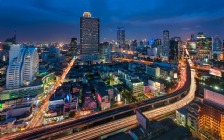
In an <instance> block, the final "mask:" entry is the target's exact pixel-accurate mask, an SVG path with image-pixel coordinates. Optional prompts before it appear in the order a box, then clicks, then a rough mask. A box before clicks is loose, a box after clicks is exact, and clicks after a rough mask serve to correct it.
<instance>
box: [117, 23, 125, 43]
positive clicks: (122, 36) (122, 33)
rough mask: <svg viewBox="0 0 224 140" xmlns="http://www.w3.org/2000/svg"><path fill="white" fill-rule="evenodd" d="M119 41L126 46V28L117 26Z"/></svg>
mask: <svg viewBox="0 0 224 140" xmlns="http://www.w3.org/2000/svg"><path fill="white" fill-rule="evenodd" d="M117 42H118V44H119V45H120V46H124V44H125V28H124V27H118V28H117Z"/></svg>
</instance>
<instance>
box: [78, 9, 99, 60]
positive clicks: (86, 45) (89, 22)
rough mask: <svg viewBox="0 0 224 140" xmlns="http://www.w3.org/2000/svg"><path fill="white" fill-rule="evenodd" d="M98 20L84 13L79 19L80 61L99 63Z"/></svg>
mask: <svg viewBox="0 0 224 140" xmlns="http://www.w3.org/2000/svg"><path fill="white" fill-rule="evenodd" d="M99 43H100V19H99V18H93V17H92V15H91V13H90V12H84V14H83V17H81V18H80V46H81V50H80V59H81V60H82V61H83V62H89V63H92V62H96V61H99Z"/></svg>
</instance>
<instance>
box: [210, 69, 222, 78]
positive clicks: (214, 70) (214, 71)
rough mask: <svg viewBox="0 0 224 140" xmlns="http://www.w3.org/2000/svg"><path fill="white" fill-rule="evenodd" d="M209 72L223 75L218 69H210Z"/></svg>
mask: <svg viewBox="0 0 224 140" xmlns="http://www.w3.org/2000/svg"><path fill="white" fill-rule="evenodd" d="M209 74H211V75H215V76H219V77H222V72H221V71H220V70H216V69H210V71H209Z"/></svg>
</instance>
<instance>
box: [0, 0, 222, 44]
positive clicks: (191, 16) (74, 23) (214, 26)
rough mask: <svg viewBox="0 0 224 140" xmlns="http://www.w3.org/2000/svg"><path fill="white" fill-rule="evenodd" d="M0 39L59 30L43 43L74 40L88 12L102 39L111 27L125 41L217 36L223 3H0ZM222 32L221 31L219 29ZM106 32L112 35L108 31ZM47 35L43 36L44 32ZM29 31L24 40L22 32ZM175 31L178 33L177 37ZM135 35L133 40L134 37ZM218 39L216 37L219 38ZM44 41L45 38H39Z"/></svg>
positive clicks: (113, 35)
mask: <svg viewBox="0 0 224 140" xmlns="http://www.w3.org/2000/svg"><path fill="white" fill-rule="evenodd" d="M0 2H1V4H0V18H1V22H0V40H4V39H5V38H7V37H5V36H3V34H5V33H6V32H11V31H12V30H14V29H15V28H16V29H18V30H20V31H22V32H25V33H26V34H25V33H24V34H23V36H21V40H27V38H28V36H29V39H30V40H35V39H36V38H39V40H41V36H43V35H42V34H43V31H44V33H45V34H52V33H55V31H57V30H60V35H57V37H55V35H49V36H50V37H49V40H54V37H55V40H58V38H60V37H61V38H67V40H69V38H70V37H71V35H72V34H73V35H76V36H79V35H78V33H79V18H80V16H81V15H82V13H83V12H84V11H90V12H91V13H92V15H93V16H94V17H99V18H100V20H101V34H102V38H107V39H115V38H116V30H115V29H116V27H117V26H125V27H126V29H127V37H130V38H136V39H138V38H145V37H149V35H148V34H150V35H151V36H154V35H155V36H158V37H159V35H160V36H161V30H163V29H169V30H171V31H172V32H173V33H174V34H178V35H180V36H181V35H183V36H185V35H186V34H187V33H188V32H193V31H195V32H196V31H197V30H203V31H205V32H207V33H208V34H211V35H213V34H215V33H216V32H217V33H220V28H221V27H222V25H223V24H224V23H223V22H224V21H223V18H224V15H223V13H224V1H223V0H213V1H212V2H211V1H210V0H204V1H203V2H202V1H195V0H188V1H176V0H169V1H167V0H138V1H137V0H128V1H126V0H89V1H87V0H76V1H74V0H64V1H62V0H0ZM222 28H223V27H222ZM108 29H112V30H108ZM45 30H48V31H45ZM30 31H35V35H32V36H30V34H28V32H30ZM177 31H181V32H182V31H183V32H184V33H179V32H177ZM136 33H138V35H136ZM221 34H222V33H221ZM43 39H46V38H43Z"/></svg>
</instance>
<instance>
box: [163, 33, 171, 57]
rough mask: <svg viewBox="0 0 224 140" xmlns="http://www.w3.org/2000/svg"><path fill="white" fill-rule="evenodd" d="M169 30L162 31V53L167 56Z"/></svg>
mask: <svg viewBox="0 0 224 140" xmlns="http://www.w3.org/2000/svg"><path fill="white" fill-rule="evenodd" d="M169 36H170V35H169V31H168V30H164V31H163V55H164V56H168V53H169Z"/></svg>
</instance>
